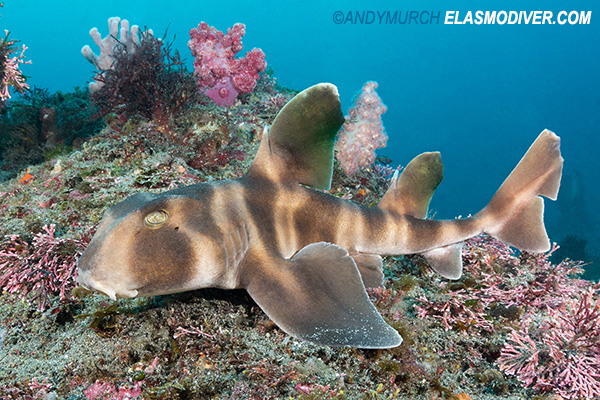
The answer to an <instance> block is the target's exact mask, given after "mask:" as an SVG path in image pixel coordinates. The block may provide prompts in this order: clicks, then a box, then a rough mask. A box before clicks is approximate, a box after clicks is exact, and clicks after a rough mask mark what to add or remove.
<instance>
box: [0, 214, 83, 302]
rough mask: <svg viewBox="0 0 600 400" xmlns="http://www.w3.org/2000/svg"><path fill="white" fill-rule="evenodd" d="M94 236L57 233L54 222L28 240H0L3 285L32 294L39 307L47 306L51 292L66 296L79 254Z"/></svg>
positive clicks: (72, 283) (14, 237) (0, 285)
mask: <svg viewBox="0 0 600 400" xmlns="http://www.w3.org/2000/svg"><path fill="white" fill-rule="evenodd" d="M90 238H91V232H90V234H88V235H86V236H85V237H84V238H83V239H81V240H76V239H64V238H60V237H56V232H55V227H54V225H50V226H44V227H43V228H42V232H40V233H37V234H36V235H34V237H33V241H32V242H31V244H29V243H28V242H27V241H25V240H23V238H21V237H20V236H19V235H8V236H6V237H5V238H4V240H3V241H2V242H0V288H1V289H2V290H3V291H6V292H8V293H18V294H19V295H20V296H21V297H22V298H26V297H27V296H28V295H29V294H33V297H32V298H31V299H30V300H32V301H33V300H35V301H37V304H38V310H40V311H42V310H44V309H45V308H46V304H47V301H48V296H49V295H50V294H53V295H57V294H58V295H60V298H61V299H64V298H65V297H66V296H67V295H68V294H70V290H71V289H72V288H73V287H74V286H75V273H76V268H77V258H78V257H79V256H80V255H81V253H83V250H84V249H85V247H86V246H87V243H88V242H89V240H90Z"/></svg>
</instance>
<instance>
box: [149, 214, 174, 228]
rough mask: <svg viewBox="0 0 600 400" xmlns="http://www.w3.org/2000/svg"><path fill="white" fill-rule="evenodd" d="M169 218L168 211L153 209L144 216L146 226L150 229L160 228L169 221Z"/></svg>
mask: <svg viewBox="0 0 600 400" xmlns="http://www.w3.org/2000/svg"><path fill="white" fill-rule="evenodd" d="M168 218H169V216H168V214H167V212H166V211H163V210H159V211H153V212H151V213H150V214H148V215H146V218H144V226H145V227H146V228H149V229H158V228H160V227H161V226H163V225H164V224H165V223H166V222H167V219H168Z"/></svg>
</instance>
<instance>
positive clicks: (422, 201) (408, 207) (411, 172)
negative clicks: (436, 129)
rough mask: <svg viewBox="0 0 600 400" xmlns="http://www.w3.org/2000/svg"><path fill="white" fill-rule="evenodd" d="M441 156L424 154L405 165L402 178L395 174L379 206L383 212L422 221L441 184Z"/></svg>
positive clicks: (432, 153) (434, 153)
mask: <svg viewBox="0 0 600 400" xmlns="http://www.w3.org/2000/svg"><path fill="white" fill-rule="evenodd" d="M442 176H443V167H442V158H441V156H440V153H438V152H431V153H423V154H420V155H418V156H417V157H415V158H414V159H413V160H412V161H411V162H409V163H408V165H407V166H406V168H404V171H402V174H401V175H400V176H399V177H398V172H396V173H395V174H394V177H393V178H392V181H391V183H390V187H389V189H388V191H387V192H386V193H385V195H384V196H383V198H382V199H381V201H380V202H379V205H378V206H379V208H381V209H382V210H388V211H395V212H397V213H399V214H405V215H412V216H413V217H416V218H421V219H423V218H425V217H426V216H427V210H428V208H429V202H430V201H431V197H432V196H433V193H434V192H435V189H436V188H437V187H438V185H439V184H440V183H441V182H442Z"/></svg>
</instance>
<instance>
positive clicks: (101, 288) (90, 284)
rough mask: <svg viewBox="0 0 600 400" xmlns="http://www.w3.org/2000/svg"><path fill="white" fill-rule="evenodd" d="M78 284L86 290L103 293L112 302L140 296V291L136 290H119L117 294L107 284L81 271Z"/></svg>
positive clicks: (77, 280)
mask: <svg viewBox="0 0 600 400" xmlns="http://www.w3.org/2000/svg"><path fill="white" fill-rule="evenodd" d="M76 282H77V283H79V285H80V286H81V287H83V288H84V289H85V290H89V291H91V292H99V293H102V294H104V295H106V296H108V297H110V298H111V299H112V300H116V299H117V298H132V297H136V296H137V295H138V291H137V290H135V289H134V290H119V292H118V293H117V291H115V290H114V289H112V288H110V287H108V286H107V285H106V284H104V283H102V282H100V281H97V280H95V279H92V278H91V277H89V276H87V274H85V273H82V272H81V271H79V275H78V276H77V279H76Z"/></svg>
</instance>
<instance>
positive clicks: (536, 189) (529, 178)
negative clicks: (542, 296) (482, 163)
mask: <svg viewBox="0 0 600 400" xmlns="http://www.w3.org/2000/svg"><path fill="white" fill-rule="evenodd" d="M562 166H563V158H562V157H561V154H560V138H559V137H558V136H557V135H555V134H554V133H553V132H551V131H549V130H547V129H545V130H544V131H543V132H542V133H541V134H540V135H539V136H538V138H537V139H536V140H535V142H533V144H532V145H531V147H530V148H529V150H527V153H525V155H524V156H523V158H522V159H521V161H520V162H519V164H518V165H517V166H516V167H515V169H514V170H513V171H512V172H511V174H510V175H509V176H508V178H506V180H505V181H504V183H503V184H502V186H500V189H498V191H497V192H496V194H495V195H494V197H493V198H492V200H491V201H490V203H489V204H488V205H487V206H486V207H485V208H484V209H483V210H482V211H481V212H480V213H479V214H477V217H478V218H481V220H482V224H483V227H484V231H485V232H486V233H488V234H490V235H491V236H493V237H495V238H497V239H499V240H502V241H503V242H505V243H508V244H510V245H511V246H514V247H516V248H518V249H521V250H525V251H532V252H544V251H548V250H549V249H550V240H549V239H548V235H547V234H546V228H545V227H544V201H543V199H542V198H541V197H539V196H544V197H547V198H549V199H551V200H556V197H557V195H558V189H559V187H560V179H561V176H562Z"/></svg>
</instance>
